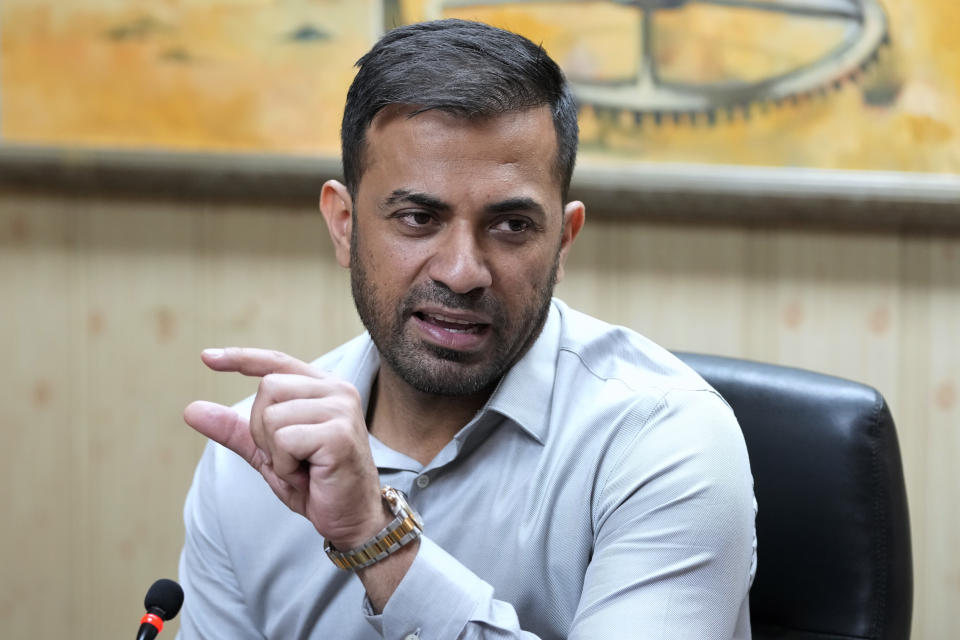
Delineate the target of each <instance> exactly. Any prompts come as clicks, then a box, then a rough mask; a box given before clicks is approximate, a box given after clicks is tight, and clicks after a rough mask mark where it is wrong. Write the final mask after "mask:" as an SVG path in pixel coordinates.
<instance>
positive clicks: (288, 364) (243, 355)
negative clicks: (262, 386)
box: [200, 347, 318, 378]
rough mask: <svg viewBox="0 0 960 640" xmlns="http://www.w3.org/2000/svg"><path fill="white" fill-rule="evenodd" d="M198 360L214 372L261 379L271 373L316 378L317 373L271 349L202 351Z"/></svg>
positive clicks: (304, 364) (241, 348) (247, 348)
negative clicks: (233, 373) (239, 374)
mask: <svg viewBox="0 0 960 640" xmlns="http://www.w3.org/2000/svg"><path fill="white" fill-rule="evenodd" d="M200 359H201V360H203V363H204V364H205V365H207V366H208V367H210V368H211V369H213V370H214V371H235V372H237V373H242V374H243V375H245V376H257V377H261V378H262V377H263V376H266V375H269V374H271V373H293V374H298V375H304V376H316V375H317V373H318V372H317V371H316V370H315V369H314V368H313V367H311V366H310V365H309V364H307V363H306V362H304V361H302V360H298V359H297V358H294V357H293V356H289V355H287V354H285V353H283V352H282V351H275V350H273V349H255V348H252V347H227V348H225V349H204V351H203V353H202V354H201V356H200Z"/></svg>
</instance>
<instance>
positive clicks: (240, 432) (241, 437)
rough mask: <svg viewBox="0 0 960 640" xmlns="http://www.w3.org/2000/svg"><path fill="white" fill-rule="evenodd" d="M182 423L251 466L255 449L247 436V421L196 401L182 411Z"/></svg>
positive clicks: (211, 405) (233, 412)
mask: <svg viewBox="0 0 960 640" xmlns="http://www.w3.org/2000/svg"><path fill="white" fill-rule="evenodd" d="M183 420H184V421H185V422H186V423H187V424H188V425H190V426H191V427H193V428H194V429H195V430H196V431H197V432H199V433H200V434H202V435H204V436H206V437H208V438H210V439H211V440H213V441H214V442H217V443H219V444H222V445H223V446H225V447H226V448H227V449H230V450H231V451H233V452H234V453H236V454H237V455H238V456H240V457H241V458H243V459H244V460H246V461H247V462H248V463H249V464H251V465H254V456H255V455H256V453H257V451H258V449H257V445H256V444H255V443H254V442H253V437H252V436H251V435H250V421H249V420H247V419H246V418H244V417H243V416H241V415H240V414H238V413H237V412H236V411H234V410H233V409H231V408H230V407H225V406H223V405H222V404H217V403H215V402H207V401H206V400H197V401H196V402H191V403H190V404H188V405H187V408H186V409H184V410H183Z"/></svg>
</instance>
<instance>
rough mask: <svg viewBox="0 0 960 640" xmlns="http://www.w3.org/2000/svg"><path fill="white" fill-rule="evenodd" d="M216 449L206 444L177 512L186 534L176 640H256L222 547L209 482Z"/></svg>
mask: <svg viewBox="0 0 960 640" xmlns="http://www.w3.org/2000/svg"><path fill="white" fill-rule="evenodd" d="M216 449H217V445H215V444H214V443H212V442H209V443H207V447H206V449H205V450H204V453H203V456H202V457H201V459H200V463H199V464H198V465H197V470H196V473H195V475H194V479H193V484H192V485H191V487H190V491H189V493H188V494H187V500H186V503H185V505H184V508H183V520H184V525H185V528H186V536H185V538H184V546H183V551H182V552H181V554H180V585H181V586H182V587H183V591H184V600H183V602H184V604H183V610H182V612H181V616H180V633H179V634H178V636H177V637H178V638H181V639H182V640H193V639H195V638H231V639H237V640H248V639H249V640H253V639H258V640H262V638H263V636H262V635H260V634H259V633H258V632H257V631H256V626H255V624H254V621H253V620H252V619H251V616H250V613H249V608H248V606H247V603H246V602H245V601H244V599H243V595H242V593H241V590H240V588H239V586H238V584H237V580H236V576H235V575H234V572H233V568H232V562H231V559H230V557H229V556H228V554H227V551H226V548H225V546H224V543H223V536H222V531H221V527H220V518H219V510H218V507H217V500H216V496H215V493H216V487H217V483H216V481H215V474H216V458H217V455H216Z"/></svg>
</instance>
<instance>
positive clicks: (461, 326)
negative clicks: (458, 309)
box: [413, 311, 490, 334]
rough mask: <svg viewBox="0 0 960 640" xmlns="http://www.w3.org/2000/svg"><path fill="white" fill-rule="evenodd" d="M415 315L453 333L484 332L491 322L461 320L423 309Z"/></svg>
mask: <svg viewBox="0 0 960 640" xmlns="http://www.w3.org/2000/svg"><path fill="white" fill-rule="evenodd" d="M413 315H414V317H416V318H417V319H419V320H420V321H421V322H425V323H428V324H431V325H433V326H435V327H439V328H441V329H443V330H445V331H450V332H452V333H467V334H477V333H482V332H483V331H484V330H485V329H486V328H487V327H489V326H490V324H489V323H485V322H472V321H469V320H461V319H459V318H452V317H450V316H445V315H441V314H436V313H425V312H422V311H417V312H415V313H414V314H413Z"/></svg>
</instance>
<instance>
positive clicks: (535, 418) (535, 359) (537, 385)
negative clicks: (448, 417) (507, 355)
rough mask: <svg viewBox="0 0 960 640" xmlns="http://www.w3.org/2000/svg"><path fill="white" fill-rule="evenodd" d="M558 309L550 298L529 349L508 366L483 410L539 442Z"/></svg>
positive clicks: (546, 418)
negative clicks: (497, 416)
mask: <svg viewBox="0 0 960 640" xmlns="http://www.w3.org/2000/svg"><path fill="white" fill-rule="evenodd" d="M560 324H561V318H560V311H559V309H558V308H557V304H556V302H555V301H551V303H550V310H549V312H548V314H547V320H546V322H545V323H544V325H543V330H542V331H541V332H540V336H539V337H538V338H537V340H536V341H535V342H534V343H533V346H532V347H530V350H529V351H527V353H526V354H525V355H524V356H523V357H522V358H520V360H519V361H518V362H517V363H516V364H515V365H513V367H511V368H510V371H508V372H507V375H505V376H504V377H503V380H501V381H500V384H499V385H497V388H496V390H495V391H494V392H493V395H492V396H491V397H490V400H489V401H488V402H487V406H486V407H485V408H484V410H485V411H486V410H491V411H496V412H497V413H500V414H502V415H503V416H505V417H506V418H509V419H510V420H512V421H513V422H515V423H516V424H517V425H519V426H520V428H521V429H523V430H524V431H526V432H527V433H528V434H530V436H531V437H533V439H534V440H536V441H537V442H539V443H540V444H543V443H544V440H545V439H546V437H547V430H548V427H549V425H550V406H551V398H552V396H553V381H554V377H555V376H556V371H557V354H558V353H559V349H558V345H559V344H560Z"/></svg>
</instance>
